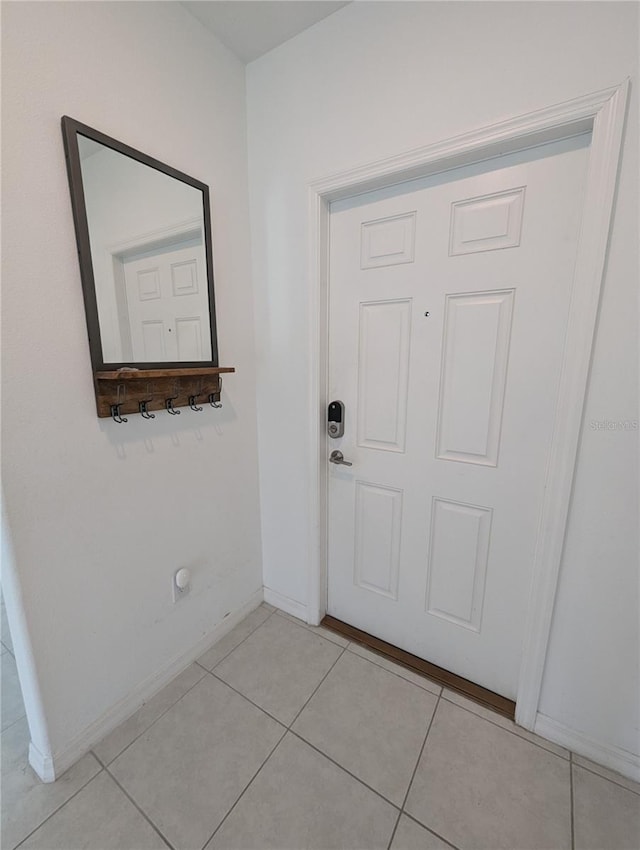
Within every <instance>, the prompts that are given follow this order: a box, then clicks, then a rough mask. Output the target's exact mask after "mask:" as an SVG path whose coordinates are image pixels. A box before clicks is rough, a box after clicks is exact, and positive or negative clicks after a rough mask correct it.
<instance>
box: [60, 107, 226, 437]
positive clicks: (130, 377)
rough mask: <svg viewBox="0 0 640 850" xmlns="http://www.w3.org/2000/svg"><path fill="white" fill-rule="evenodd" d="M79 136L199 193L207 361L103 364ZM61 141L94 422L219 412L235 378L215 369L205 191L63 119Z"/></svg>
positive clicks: (204, 187)
mask: <svg viewBox="0 0 640 850" xmlns="http://www.w3.org/2000/svg"><path fill="white" fill-rule="evenodd" d="M78 134H80V135H82V136H86V137H87V138H89V139H92V140H93V141H95V142H99V143H100V144H102V145H105V146H106V147H108V148H111V149H113V150H115V151H117V152H118V153H121V154H124V155H125V156H128V157H131V158H132V159H134V160H136V161H137V162H140V163H142V164H143V165H148V166H150V167H151V168H154V169H156V170H157V171H160V172H162V173H163V174H166V175H168V176H169V177H173V178H175V179H176V180H180V181H182V182H183V183H186V184H187V185H189V186H193V187H194V188H195V189H199V190H200V191H201V192H202V206H203V230H204V242H205V257H206V264H207V287H208V295H209V329H210V333H211V360H199V361H193V362H186V361H179V362H167V361H163V362H161V363H158V362H155V363H151V362H144V363H138V362H126V363H115V362H111V361H108V362H105V361H104V356H103V349H102V338H101V333H100V321H99V315H98V302H97V295H96V288H95V277H94V271H93V262H92V258H91V245H90V241H89V224H88V220H87V210H86V205H85V197H84V187H83V181H82V170H81V163H80V151H79V147H78ZM62 136H63V140H64V150H65V156H66V161H67V174H68V177H69V188H70V192H71V207H72V210H73V220H74V225H75V231H76V239H77V245H78V258H79V261H80V275H81V278H82V291H83V296H84V306H85V314H86V320H87V331H88V334H89V349H90V352H91V364H92V368H93V376H94V386H95V392H96V407H97V411H98V416H99V417H108V416H110V417H112V418H113V420H114V421H115V422H117V423H123V422H126V421H127V419H126V418H124V417H123V415H122V414H124V413H139V414H140V415H141V416H142V418H144V419H153V418H154V415H153V414H151V413H150V411H152V410H162V409H165V410H167V411H168V412H169V413H172V414H174V415H175V414H176V413H180V411H179V410H176V408H178V407H186V406H189V407H190V408H191V409H192V410H194V411H197V412H200V411H201V410H202V407H201V406H200V405H199V404H198V402H199V400H200V401H202V402H203V403H204V401H205V400H208V402H209V403H210V404H211V406H212V407H221V404H220V394H221V391H222V379H221V375H222V373H225V372H235V369H234V368H232V367H220V366H218V343H217V332H216V312H215V298H214V285H213V251H212V245H211V208H210V204H209V187H208V186H207V185H206V184H205V183H201V182H200V181H199V180H196V179H194V178H193V177H189V175H188V174H184V173H183V172H181V171H178V170H177V169H175V168H172V167H171V166H169V165H166V164H165V163H163V162H160V161H159V160H157V159H154V158H153V157H151V156H147V155H146V154H144V153H141V152H140V151H138V150H136V149H135V148H132V147H129V146H128V145H125V144H123V143H122V142H118V141H117V140H116V139H112V138H111V137H110V136H107V135H105V134H104V133H101V132H99V131H98V130H94V129H93V128H92V127H88V126H87V125H86V124H82V123H81V122H80V121H76V120H75V119H73V118H69V117H68V116H66V115H65V116H63V118H62Z"/></svg>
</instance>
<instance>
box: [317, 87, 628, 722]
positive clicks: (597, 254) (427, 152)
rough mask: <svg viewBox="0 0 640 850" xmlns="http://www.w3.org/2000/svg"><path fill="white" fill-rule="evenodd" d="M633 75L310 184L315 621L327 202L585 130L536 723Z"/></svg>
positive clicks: (528, 679)
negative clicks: (584, 177) (581, 201)
mask: <svg viewBox="0 0 640 850" xmlns="http://www.w3.org/2000/svg"><path fill="white" fill-rule="evenodd" d="M628 90H629V80H628V79H627V80H625V81H624V82H623V83H621V84H620V85H618V86H614V87H612V88H608V89H605V90H604V91H599V92H595V93H593V94H589V95H585V96H584V97H579V98H576V99H575V100H570V101H567V102H565V103H561V104H558V105H555V106H551V107H548V108H546V109H541V110H537V111H535V112H530V113H528V114H526V115H522V116H519V117H516V118H510V119H509V120H507V121H503V122H500V123H499V124H493V125H491V126H489V127H485V128H482V129H480V130H475V131H473V132H470V133H465V134H464V135H462V136H456V137H455V138H452V139H447V140H446V141H443V142H438V143H436V144H434V145H428V146H426V147H423V148H418V149H416V150H412V151H409V152H407V153H403V154H400V155H398V156H393V157H390V158H388V159H383V160H379V161H378V162H374V163H369V164H367V165H361V166H358V167H356V168H353V169H350V170H348V171H343V172H340V173H338V174H334V175H331V176H328V177H325V178H322V179H320V180H316V181H314V182H312V183H310V184H309V186H308V197H309V227H310V229H309V249H310V250H309V260H310V267H309V281H310V298H309V328H310V335H309V337H310V364H311V371H310V375H309V393H310V404H311V408H312V409H313V410H315V412H316V413H315V415H314V416H313V417H312V421H311V429H310V445H311V452H310V457H311V460H310V470H309V472H310V480H311V493H310V507H311V512H310V515H311V532H310V541H309V553H310V569H309V586H308V615H307V619H308V621H309V622H310V623H313V624H315V625H317V624H318V623H319V622H320V620H321V619H322V617H323V616H324V614H325V613H326V605H327V457H326V439H325V436H324V434H325V416H326V406H327V403H328V401H329V399H328V398H327V373H328V369H327V357H328V294H329V266H328V257H329V204H330V203H331V202H332V201H335V200H338V199H340V198H347V197H350V196H353V195H358V194H362V193H363V192H369V191H371V190H373V189H379V188H382V187H384V186H390V185H393V184H396V183H402V182H405V181H407V180H413V179H415V178H418V177H424V176H427V175H429V174H435V173H438V172H442V171H447V170H449V169H452V168H458V167H459V166H462V165H469V164H470V163H473V162H479V161H481V160H487V159H491V158H494V157H499V156H502V155H504V154H505V153H511V152H513V151H517V150H523V149H525V148H529V147H532V146H533V145H538V144H543V143H545V142H550V141H556V140H558V139H561V138H567V137H569V136H575V135H578V134H580V133H584V132H588V131H591V133H592V140H591V146H590V150H589V166H588V173H587V185H586V191H585V198H584V207H583V219H582V225H581V230H580V237H579V241H578V252H577V257H576V266H575V273H574V284H577V285H574V287H573V294H572V297H571V307H570V316H569V322H568V327H567V337H566V343H565V349H564V353H563V362H562V367H561V373H560V382H559V390H558V396H557V402H556V410H555V422H554V429H553V436H552V443H551V448H550V451H549V462H548V466H547V471H546V478H545V495H544V499H543V505H542V512H541V521H540V526H539V529H538V536H537V543H536V552H535V559H534V568H533V579H532V586H531V589H530V599H529V604H528V609H527V618H526V623H525V631H524V643H523V652H522V664H521V669H520V677H519V682H518V692H517V699H516V722H517V723H519V724H520V725H521V726H524V727H525V728H527V729H533V727H534V724H535V721H536V714H537V710H538V702H539V698H540V689H541V686H542V675H543V671H544V664H545V658H546V653H547V645H548V642H549V633H550V630H551V620H552V615H553V605H554V600H555V595H556V588H557V584H558V575H559V571H560V563H561V560H562V552H563V547H564V539H565V530H566V524H567V517H568V513H569V505H570V501H571V491H572V486H573V478H574V472H575V466H576V457H577V451H578V443H579V438H580V429H581V424H582V416H583V408H584V399H585V393H586V388H587V380H588V377H589V364H590V361H591V351H592V346H593V337H594V329H595V323H596V318H597V313H598V303H599V299H600V289H601V285H602V278H603V273H604V263H605V257H606V252H607V244H608V240H609V230H610V225H611V214H612V208H613V200H614V195H615V187H616V181H617V175H618V164H619V159H620V150H621V145H622V131H623V127H624V120H625V113H626V105H627V98H628Z"/></svg>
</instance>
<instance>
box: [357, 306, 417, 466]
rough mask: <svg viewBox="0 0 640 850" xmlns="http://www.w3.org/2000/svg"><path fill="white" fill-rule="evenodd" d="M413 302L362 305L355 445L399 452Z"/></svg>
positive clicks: (404, 418)
mask: <svg viewBox="0 0 640 850" xmlns="http://www.w3.org/2000/svg"><path fill="white" fill-rule="evenodd" d="M410 336H411V299H403V300H392V301H369V302H366V303H363V304H361V305H360V328H359V351H358V445H359V446H362V447H363V448H370V449H381V450H383V451H391V452H403V451H404V449H405V433H406V424H407V403H408V387H409V354H410V346H411V339H410Z"/></svg>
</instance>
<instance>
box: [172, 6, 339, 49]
mask: <svg viewBox="0 0 640 850" xmlns="http://www.w3.org/2000/svg"><path fill="white" fill-rule="evenodd" d="M182 5H183V6H184V7H185V8H186V9H188V10H189V12H191V14H192V15H194V17H196V18H197V19H198V20H199V21H200V23H202V24H203V25H204V26H205V27H206V28H207V29H208V30H210V31H211V32H212V33H213V34H214V35H215V36H217V38H219V39H220V41H221V42H222V43H223V44H225V45H226V46H227V47H228V48H229V49H230V50H232V51H233V52H234V53H235V54H236V56H238V58H239V59H242V61H243V62H252V61H253V60H254V59H257V58H258V57H259V56H262V55H263V54H264V53H267V52H268V51H269V50H273V48H274V47H277V46H278V45H279V44H282V43H283V42H285V41H288V40H289V39H290V38H293V36H294V35H298V33H300V32H302V31H303V30H306V29H307V28H308V27H310V26H313V24H316V23H318V21H321V20H322V19H323V18H326V17H327V16H328V15H331V14H333V12H337V10H338V9H341V8H342V7H343V6H346V5H347V3H346V2H345V3H336V2H331V0H185V2H183V3H182Z"/></svg>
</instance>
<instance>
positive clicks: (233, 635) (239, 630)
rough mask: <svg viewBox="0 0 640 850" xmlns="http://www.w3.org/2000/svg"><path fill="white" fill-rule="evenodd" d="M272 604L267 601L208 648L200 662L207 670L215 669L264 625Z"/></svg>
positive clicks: (271, 611)
mask: <svg viewBox="0 0 640 850" xmlns="http://www.w3.org/2000/svg"><path fill="white" fill-rule="evenodd" d="M270 609H271V606H270V605H267V604H266V603H265V602H263V603H262V605H260V607H259V608H256V609H255V611H252V612H251V613H250V614H248V615H247V616H246V617H245V618H244V620H242V622H241V623H238V625H237V626H236V627H235V628H233V629H231V631H230V632H229V633H228V634H226V635H225V636H224V637H223V638H220V640H219V641H218V642H217V643H214V645H213V646H212V647H211V649H209V650H207V652H205V653H204V655H202V656H201V657H200V658H198V664H202V666H203V667H206V668H207V670H213V668H214V667H215V666H216V664H219V663H220V662H221V661H222V659H223V658H225V656H227V655H229V653H230V652H232V651H233V650H234V649H235V648H236V646H238V645H239V644H241V643H242V641H243V640H244V639H245V638H248V637H249V635H250V634H251V632H254V631H255V630H256V629H257V628H258V626H260V625H262V623H264V621H265V620H267V619H269V617H270V616H271V614H272V613H273V609H271V610H270Z"/></svg>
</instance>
